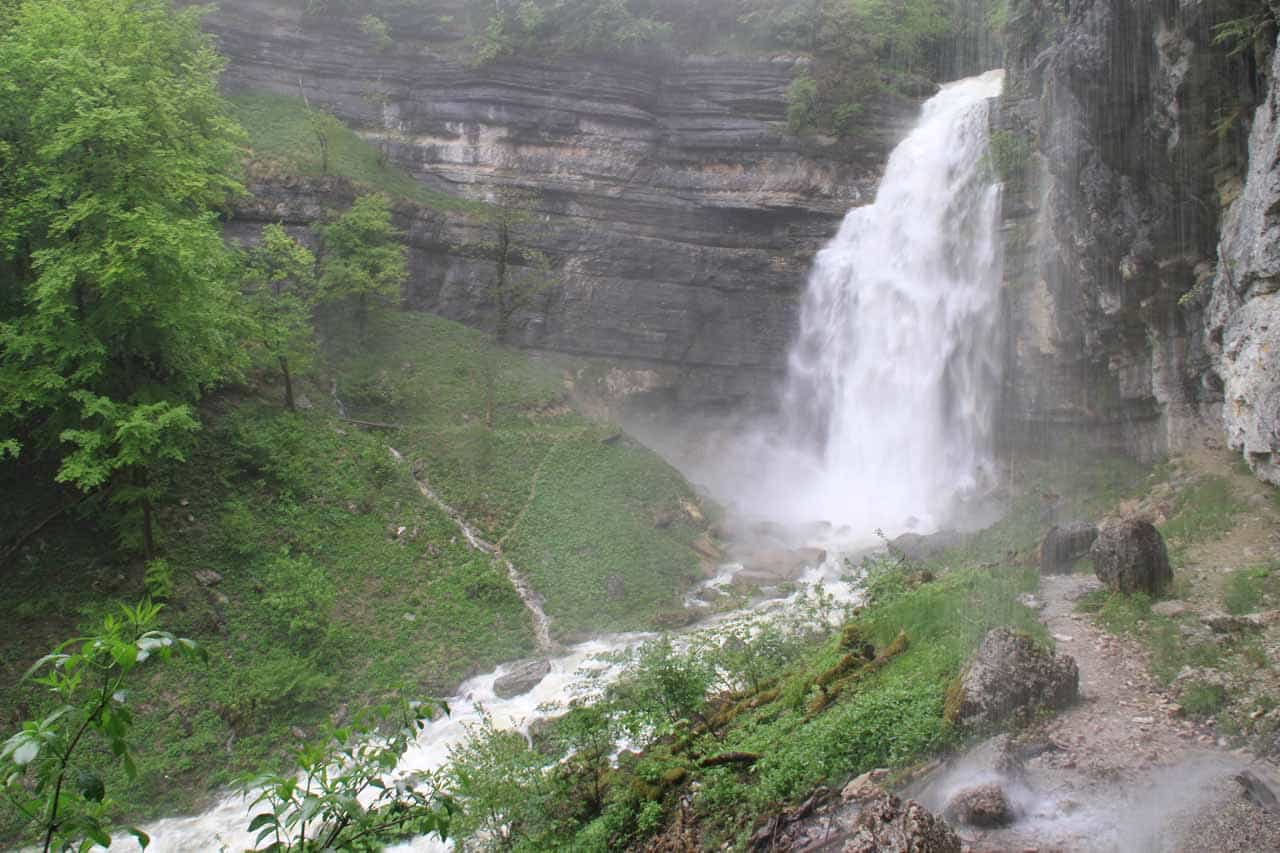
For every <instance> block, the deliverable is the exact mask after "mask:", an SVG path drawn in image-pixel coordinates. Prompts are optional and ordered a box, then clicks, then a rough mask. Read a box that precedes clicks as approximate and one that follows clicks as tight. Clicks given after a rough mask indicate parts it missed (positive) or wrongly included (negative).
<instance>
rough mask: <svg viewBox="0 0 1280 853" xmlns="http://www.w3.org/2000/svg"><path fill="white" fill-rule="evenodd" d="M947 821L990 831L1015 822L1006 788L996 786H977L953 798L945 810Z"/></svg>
mask: <svg viewBox="0 0 1280 853" xmlns="http://www.w3.org/2000/svg"><path fill="white" fill-rule="evenodd" d="M943 814H944V815H945V816H946V818H947V820H950V821H954V822H955V823H961V824H964V825H966V826H976V827H980V828H983V829H989V828H992V827H997V826H1008V825H1009V824H1011V823H1013V821H1014V820H1015V814H1014V810H1013V806H1012V805H1011V804H1010V803H1009V798H1008V797H1006V796H1005V793H1004V788H1001V787H1000V786H999V785H996V784H987V785H975V786H974V787H972V788H966V789H964V790H963V791H961V792H960V793H958V794H956V795H955V796H954V797H952V798H951V801H950V802H948V803H947V807H946V809H945V810H943Z"/></svg>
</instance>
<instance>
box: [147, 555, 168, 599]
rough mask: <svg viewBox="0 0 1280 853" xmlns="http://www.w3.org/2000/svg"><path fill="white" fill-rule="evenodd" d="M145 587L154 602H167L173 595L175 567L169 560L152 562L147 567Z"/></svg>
mask: <svg viewBox="0 0 1280 853" xmlns="http://www.w3.org/2000/svg"><path fill="white" fill-rule="evenodd" d="M143 586H144V587H145V588H146V590H147V595H149V596H151V600H152V601H167V600H168V599H169V596H171V595H173V567H172V566H170V565H169V562H168V561H167V560H151V561H149V562H148V563H147V565H146V570H145V575H144V577H143Z"/></svg>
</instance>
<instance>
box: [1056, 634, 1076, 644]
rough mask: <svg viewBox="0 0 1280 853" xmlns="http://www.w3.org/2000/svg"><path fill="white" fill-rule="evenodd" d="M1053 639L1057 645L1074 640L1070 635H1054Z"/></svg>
mask: <svg viewBox="0 0 1280 853" xmlns="http://www.w3.org/2000/svg"><path fill="white" fill-rule="evenodd" d="M1053 638H1054V639H1055V640H1057V641H1058V642H1059V643H1069V642H1071V641H1072V640H1074V639H1075V637H1073V636H1071V635H1070V634H1054V635H1053Z"/></svg>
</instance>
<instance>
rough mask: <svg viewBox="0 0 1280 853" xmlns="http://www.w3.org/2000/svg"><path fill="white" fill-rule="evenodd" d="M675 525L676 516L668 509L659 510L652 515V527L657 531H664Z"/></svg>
mask: <svg viewBox="0 0 1280 853" xmlns="http://www.w3.org/2000/svg"><path fill="white" fill-rule="evenodd" d="M675 523H676V514H675V513H674V512H672V511H671V510H669V509H665V508H664V509H659V510H656V511H655V512H654V513H653V526H654V527H655V528H657V529H658V530H666V529H667V528H668V527H670V526H671V525H673V524H675Z"/></svg>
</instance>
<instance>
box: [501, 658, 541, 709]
mask: <svg viewBox="0 0 1280 853" xmlns="http://www.w3.org/2000/svg"><path fill="white" fill-rule="evenodd" d="M549 672H551V661H549V660H545V659H536V660H527V661H521V662H520V663H516V664H512V665H511V669H510V670H509V671H508V672H507V673H506V674H504V675H502V676H500V677H499V678H498V679H497V680H496V681H494V682H493V692H494V693H496V694H498V697H499V698H500V699H514V698H515V697H517V696H520V695H522V694H524V693H528V692H529V691H530V690H532V689H533V688H535V687H537V686H538V684H539V683H540V682H541V681H542V679H544V678H546V677H547V673H549Z"/></svg>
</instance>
